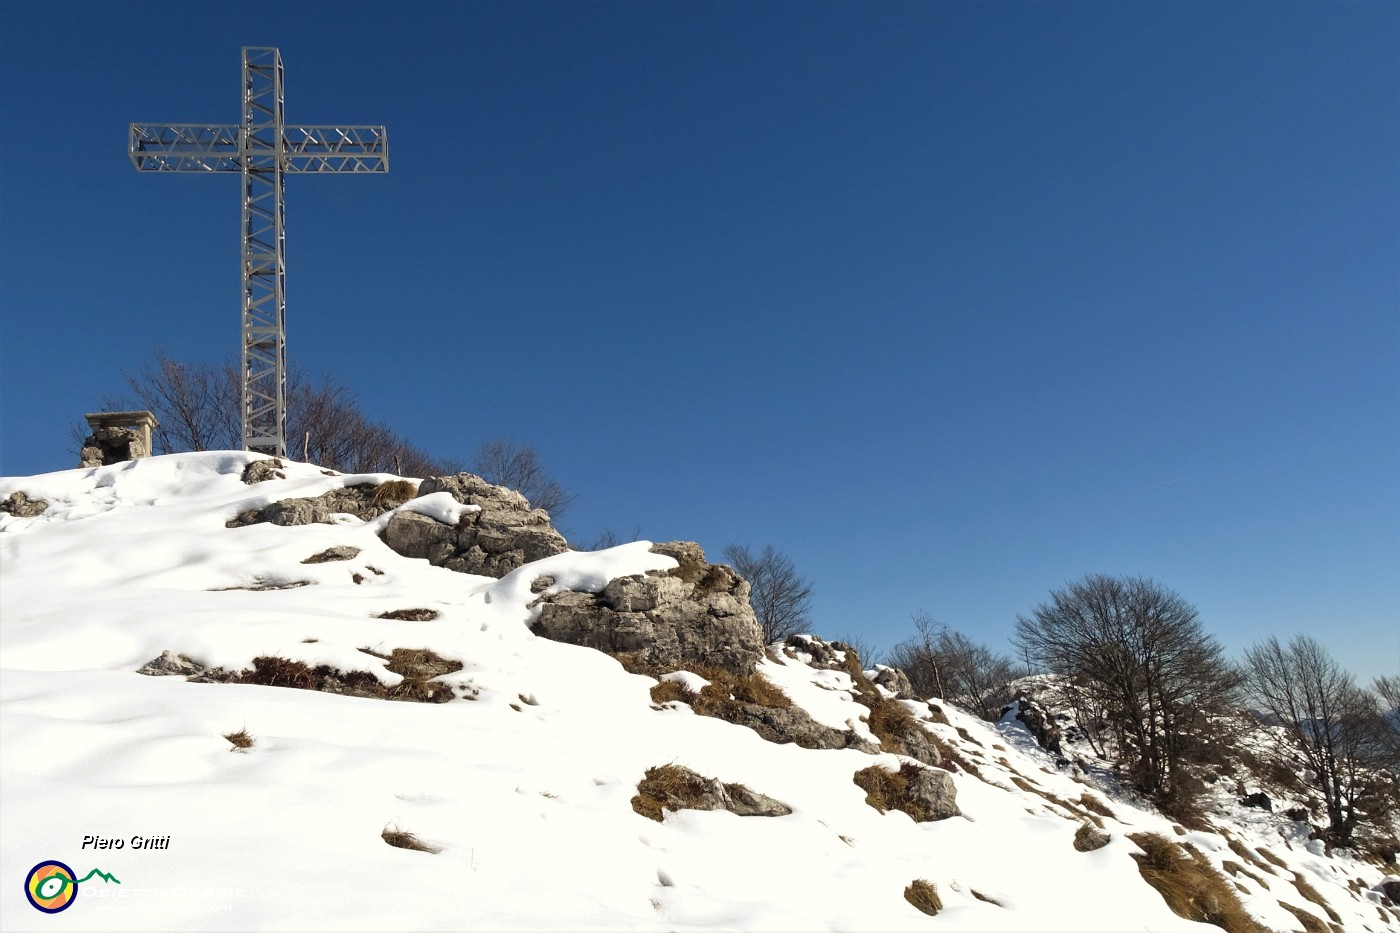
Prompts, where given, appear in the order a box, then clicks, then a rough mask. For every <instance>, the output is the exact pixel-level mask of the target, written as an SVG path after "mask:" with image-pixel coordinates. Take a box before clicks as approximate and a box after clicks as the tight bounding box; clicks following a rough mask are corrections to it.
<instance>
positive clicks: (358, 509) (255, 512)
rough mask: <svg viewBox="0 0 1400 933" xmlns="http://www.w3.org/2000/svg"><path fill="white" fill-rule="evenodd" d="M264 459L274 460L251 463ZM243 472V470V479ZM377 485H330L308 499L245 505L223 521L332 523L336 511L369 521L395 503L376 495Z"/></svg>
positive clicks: (238, 525)
mask: <svg viewBox="0 0 1400 933" xmlns="http://www.w3.org/2000/svg"><path fill="white" fill-rule="evenodd" d="M268 462H275V461H265V460H259V461H256V462H255V463H254V464H253V465H252V466H256V465H257V464H258V463H268ZM250 469H251V467H250ZM246 475H247V471H245V480H244V481H245V482H247V479H246ZM386 485H387V484H386ZM378 489H379V486H377V485H375V484H374V483H361V484H359V485H356V486H346V487H345V488H343V489H332V490H331V491H330V492H326V493H322V494H321V495H319V496H316V497H315V498H311V499H283V500H281V501H280V502H273V503H270V504H268V505H265V506H263V507H262V508H261V509H249V510H248V511H246V512H243V513H241V514H239V515H238V517H236V518H234V519H232V520H231V521H228V522H225V525H226V526H227V527H229V528H241V527H243V526H244V525H256V524H258V523H259V522H271V523H272V524H274V525H316V524H322V525H330V524H334V523H335V516H336V515H337V514H348V515H353V516H355V517H356V518H358V519H361V520H362V521H369V520H370V519H372V518H378V517H379V516H380V515H383V514H384V513H385V512H387V511H389V510H390V509H392V508H394V506H396V505H398V503H396V502H391V501H388V500H386V499H385V498H384V497H383V496H377V495H376V490H378Z"/></svg>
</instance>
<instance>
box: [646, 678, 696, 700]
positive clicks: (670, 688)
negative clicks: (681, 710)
mask: <svg viewBox="0 0 1400 933" xmlns="http://www.w3.org/2000/svg"><path fill="white" fill-rule="evenodd" d="M677 701H679V702H681V703H686V704H689V703H693V702H695V694H694V693H692V692H691V691H690V690H688V689H686V686H685V684H682V683H679V682H677V681H674V680H663V681H661V682H660V683H659V684H657V685H656V686H655V687H652V688H651V702H653V703H655V704H656V705H657V706H660V705H662V704H663V703H673V702H677Z"/></svg>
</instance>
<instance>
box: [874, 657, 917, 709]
mask: <svg viewBox="0 0 1400 933" xmlns="http://www.w3.org/2000/svg"><path fill="white" fill-rule="evenodd" d="M874 682H875V685H876V686H879V687H884V688H885V689H886V690H888V691H890V692H891V693H893V694H894V698H895V699H896V700H918V699H920V697H918V696H916V695H915V694H914V685H913V684H911V683H910V682H909V675H907V674H905V673H904V672H903V671H901V670H900V669H899V668H897V667H888V666H886V665H884V664H877V665H875V677H874Z"/></svg>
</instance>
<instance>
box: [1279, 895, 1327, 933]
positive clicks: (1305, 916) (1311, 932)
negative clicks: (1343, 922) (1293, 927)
mask: <svg viewBox="0 0 1400 933" xmlns="http://www.w3.org/2000/svg"><path fill="white" fill-rule="evenodd" d="M1278 906H1280V907H1282V908H1283V909H1284V910H1286V911H1288V912H1289V913H1290V914H1292V915H1293V916H1295V917H1297V918H1298V922H1299V923H1301V924H1302V925H1303V930H1304V931H1305V933H1332V931H1331V930H1329V929H1328V928H1327V924H1325V923H1323V922H1322V918H1320V917H1318V916H1317V915H1316V914H1314V913H1313V912H1312V911H1310V910H1304V909H1303V908H1301V907H1294V906H1293V905H1292V904H1285V903H1284V902H1283V901H1279V902H1278Z"/></svg>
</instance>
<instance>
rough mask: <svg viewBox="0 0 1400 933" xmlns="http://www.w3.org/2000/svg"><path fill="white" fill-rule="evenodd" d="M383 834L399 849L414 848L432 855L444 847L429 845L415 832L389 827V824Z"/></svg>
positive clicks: (388, 841)
mask: <svg viewBox="0 0 1400 933" xmlns="http://www.w3.org/2000/svg"><path fill="white" fill-rule="evenodd" d="M381 835H382V836H383V837H384V841H385V842H387V843H389V845H391V846H394V847H396V848H399V849H412V850H414V851H415V852H427V853H430V854H432V855H436V854H438V853H439V852H441V851H442V849H440V848H439V847H437V846H430V845H428V844H427V843H426V842H424V841H423V840H422V839H419V838H418V837H417V836H415V835H413V833H405V832H400V831H399V830H397V829H389V828H388V827H387V826H386V827H385V828H384V832H383V833H382V834H381Z"/></svg>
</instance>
